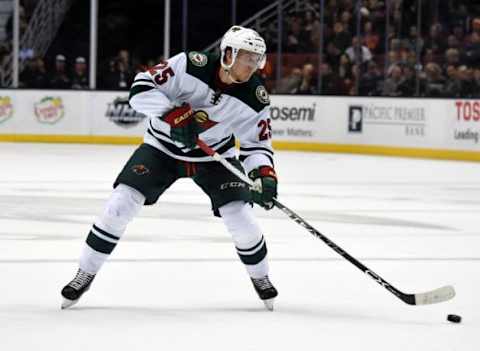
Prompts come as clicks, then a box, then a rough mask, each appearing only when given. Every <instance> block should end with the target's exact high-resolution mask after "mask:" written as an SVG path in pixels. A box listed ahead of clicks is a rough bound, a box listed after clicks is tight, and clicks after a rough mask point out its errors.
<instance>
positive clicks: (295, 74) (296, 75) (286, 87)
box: [276, 67, 302, 94]
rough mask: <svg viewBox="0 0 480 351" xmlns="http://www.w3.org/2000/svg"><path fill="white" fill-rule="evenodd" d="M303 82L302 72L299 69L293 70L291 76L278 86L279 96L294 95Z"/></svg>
mask: <svg viewBox="0 0 480 351" xmlns="http://www.w3.org/2000/svg"><path fill="white" fill-rule="evenodd" d="M301 81H302V70H301V69H300V68H298V67H294V68H292V71H291V72H290V74H289V75H287V76H286V77H285V78H283V79H282V80H281V81H280V82H279V83H278V84H277V91H276V93H277V94H292V92H293V91H294V89H296V88H297V87H298V86H299V85H300V82H301Z"/></svg>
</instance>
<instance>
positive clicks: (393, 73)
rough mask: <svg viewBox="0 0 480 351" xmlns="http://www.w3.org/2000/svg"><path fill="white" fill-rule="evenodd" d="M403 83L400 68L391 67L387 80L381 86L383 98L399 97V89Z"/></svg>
mask: <svg viewBox="0 0 480 351" xmlns="http://www.w3.org/2000/svg"><path fill="white" fill-rule="evenodd" d="M402 83H403V78H402V68H401V67H400V66H399V65H392V66H391V67H390V69H389V72H388V78H387V79H386V80H385V82H384V84H383V95H384V96H401V94H402V93H401V91H400V89H399V87H400V85H401V84H402Z"/></svg>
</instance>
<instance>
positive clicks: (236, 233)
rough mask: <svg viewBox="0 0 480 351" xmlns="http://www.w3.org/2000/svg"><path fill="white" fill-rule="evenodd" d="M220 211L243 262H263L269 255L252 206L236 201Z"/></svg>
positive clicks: (249, 263) (250, 263)
mask: <svg viewBox="0 0 480 351" xmlns="http://www.w3.org/2000/svg"><path fill="white" fill-rule="evenodd" d="M219 211H220V214H221V215H222V218H223V221H224V223H225V225H226V227H227V229H228V231H229V232H230V234H231V235H232V238H233V241H234V243H235V246H236V249H237V253H238V255H239V256H240V259H241V260H242V262H243V263H244V264H246V265H255V264H258V263H259V262H261V261H262V260H263V259H264V258H265V256H266V255H267V245H266V243H265V239H264V237H263V235H262V234H261V232H260V227H259V226H258V224H257V221H256V220H255V217H254V215H253V210H252V208H251V207H250V205H249V204H246V203H245V202H243V201H234V202H230V203H228V204H226V205H224V206H222V207H220V208H219Z"/></svg>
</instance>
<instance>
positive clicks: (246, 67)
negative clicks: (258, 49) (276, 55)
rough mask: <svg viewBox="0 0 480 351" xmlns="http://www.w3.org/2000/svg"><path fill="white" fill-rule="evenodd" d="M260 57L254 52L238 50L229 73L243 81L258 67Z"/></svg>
mask: <svg viewBox="0 0 480 351" xmlns="http://www.w3.org/2000/svg"><path fill="white" fill-rule="evenodd" d="M261 59H262V57H261V55H259V54H256V53H254V52H250V51H246V50H239V51H238V54H237V57H236V59H235V63H234V64H233V66H232V68H231V73H232V75H233V76H234V78H235V79H236V80H238V81H241V82H245V81H247V80H249V79H250V77H251V76H252V74H253V73H254V72H255V71H256V70H257V69H258V65H259V63H260V61H261Z"/></svg>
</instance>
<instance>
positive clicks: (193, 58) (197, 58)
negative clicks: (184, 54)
mask: <svg viewBox="0 0 480 351" xmlns="http://www.w3.org/2000/svg"><path fill="white" fill-rule="evenodd" d="M188 59H189V60H190V62H191V63H192V65H194V66H197V67H203V66H206V65H207V63H208V56H207V55H205V54H204V53H203V52H198V51H190V52H189V53H188Z"/></svg>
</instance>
